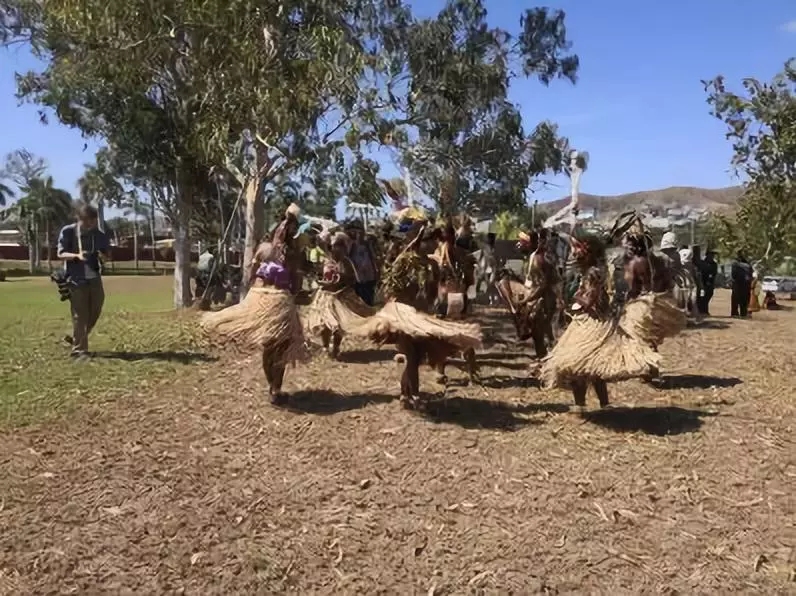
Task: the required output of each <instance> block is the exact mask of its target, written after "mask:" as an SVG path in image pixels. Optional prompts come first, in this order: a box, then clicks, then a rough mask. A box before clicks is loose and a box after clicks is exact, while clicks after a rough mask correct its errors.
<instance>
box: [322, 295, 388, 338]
mask: <svg viewBox="0 0 796 596" xmlns="http://www.w3.org/2000/svg"><path fill="white" fill-rule="evenodd" d="M375 312H376V309H375V308H373V307H371V306H368V305H367V304H365V303H364V302H362V299H361V298H360V297H359V296H357V294H356V292H355V291H354V290H353V288H344V289H343V290H340V291H339V292H330V291H328V290H324V289H318V291H317V292H315V297H314V298H313V300H312V304H311V305H310V310H309V313H308V315H307V329H309V331H310V332H311V333H313V334H317V333H320V332H321V331H323V330H324V329H328V330H329V331H331V332H332V333H336V332H342V333H347V332H348V330H349V329H351V328H353V327H356V326H358V325H361V324H362V323H364V322H365V319H367V318H368V317H370V316H373V314H375Z"/></svg>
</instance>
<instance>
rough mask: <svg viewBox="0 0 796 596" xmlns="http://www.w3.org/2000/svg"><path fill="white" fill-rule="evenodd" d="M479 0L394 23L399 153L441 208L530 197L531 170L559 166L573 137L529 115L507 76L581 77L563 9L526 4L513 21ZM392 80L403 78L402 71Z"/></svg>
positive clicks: (515, 203)
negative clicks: (502, 24)
mask: <svg viewBox="0 0 796 596" xmlns="http://www.w3.org/2000/svg"><path fill="white" fill-rule="evenodd" d="M485 4H486V3H485V2H484V1H483V0H448V1H447V2H446V3H445V5H444V7H443V8H442V10H441V11H440V12H439V14H437V15H436V16H434V17H433V18H428V19H421V20H416V21H414V22H412V24H411V26H409V27H407V28H406V30H405V31H403V32H397V33H396V35H399V36H400V40H401V43H402V44H403V47H404V49H405V56H404V58H405V60H404V61H403V63H401V64H400V68H401V69H402V70H403V74H404V77H405V78H404V79H403V85H404V87H405V88H406V91H407V92H406V93H405V94H404V95H403V96H402V98H403V99H404V101H402V102H400V103H401V106H400V112H401V115H402V118H398V119H396V121H395V124H397V125H403V127H402V130H403V132H404V134H403V135H400V136H398V135H396V136H395V139H394V141H395V143H396V144H397V145H399V146H401V147H402V162H403V165H404V166H406V167H407V168H408V169H409V171H410V172H411V174H412V179H413V181H414V182H415V183H416V184H418V185H419V186H420V187H421V188H422V189H423V191H424V192H425V193H426V194H427V195H428V196H429V197H431V198H432V199H433V200H434V201H435V202H436V203H437V207H438V208H439V210H440V211H441V212H443V213H444V212H451V211H455V210H458V209H467V210H480V211H482V212H484V213H485V214H489V215H494V214H495V213H497V212H500V211H503V210H512V209H514V208H516V207H519V206H522V205H524V204H525V202H526V199H525V194H526V190H527V189H528V188H529V186H530V183H531V181H532V179H533V178H534V177H535V176H538V175H540V174H542V173H544V172H546V171H554V172H558V171H561V170H562V169H563V167H564V165H565V161H566V158H567V155H568V143H567V141H566V139H562V138H560V137H559V135H558V130H557V127H556V125H555V124H553V123H551V122H548V121H542V122H541V123H539V124H536V125H531V128H530V131H529V130H528V128H529V125H527V124H526V123H523V118H522V115H521V113H520V109H519V107H518V106H516V105H514V104H513V103H511V101H510V100H509V96H508V91H509V86H510V84H511V82H512V81H513V80H514V79H515V78H518V77H525V78H529V77H533V78H536V79H537V80H538V81H540V82H541V83H542V84H543V85H545V86H547V85H549V84H550V83H551V82H552V81H553V80H554V79H565V80H568V81H570V82H572V83H574V82H575V81H576V76H577V72H578V66H579V61H578V57H577V56H576V55H574V54H572V53H571V52H570V49H571V43H570V41H569V39H568V37H567V30H566V26H565V14H564V12H563V11H560V10H550V9H547V8H530V9H527V10H525V11H523V13H522V14H521V15H518V21H519V23H518V25H519V27H518V28H517V30H516V31H513V32H512V31H508V30H505V29H501V28H497V27H491V26H490V25H489V23H488V22H487V10H486V6H485ZM396 80H401V79H400V77H396Z"/></svg>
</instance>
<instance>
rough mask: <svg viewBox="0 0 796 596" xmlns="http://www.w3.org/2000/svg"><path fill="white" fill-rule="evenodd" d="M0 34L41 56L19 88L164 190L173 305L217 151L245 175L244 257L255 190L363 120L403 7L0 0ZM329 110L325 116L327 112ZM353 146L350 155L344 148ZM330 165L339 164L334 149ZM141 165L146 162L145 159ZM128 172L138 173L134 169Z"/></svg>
mask: <svg viewBox="0 0 796 596" xmlns="http://www.w3.org/2000/svg"><path fill="white" fill-rule="evenodd" d="M5 4H6V5H8V6H9V7H10V9H9V10H10V12H13V14H14V15H15V17H14V18H15V22H14V24H13V26H12V27H6V29H5V32H6V35H7V37H8V36H9V34H10V36H11V37H13V36H16V37H17V38H29V39H31V40H32V42H33V47H34V50H35V51H36V53H37V55H38V56H39V57H40V58H42V59H43V60H45V61H46V64H47V67H46V68H45V70H44V72H41V73H29V74H27V75H25V76H23V77H21V78H20V81H19V90H20V94H21V95H22V96H23V97H25V98H28V99H30V100H32V101H35V102H37V103H39V104H40V105H42V106H45V107H49V108H52V109H53V110H54V111H55V113H56V115H57V117H58V119H59V120H60V121H61V122H63V123H65V124H68V125H72V126H76V127H77V128H79V129H80V130H81V131H83V132H84V133H85V134H87V135H92V136H99V137H102V138H104V139H105V140H106V142H107V143H108V144H109V145H110V146H111V147H113V148H114V150H116V151H120V152H123V153H125V154H126V158H125V160H124V162H125V163H127V164H128V166H131V167H132V166H135V168H136V169H138V170H139V171H140V169H141V168H142V167H145V166H146V165H150V164H152V165H155V168H154V173H152V174H149V173H148V175H147V178H152V180H150V181H149V182H148V185H150V186H152V187H154V188H156V189H158V190H157V192H156V193H155V194H154V196H158V195H160V198H162V199H163V200H164V202H166V201H168V202H170V209H169V210H168V212H167V215H168V216H169V217H170V219H171V223H172V227H173V229H174V232H175V251H176V261H177V262H176V267H175V305H177V306H183V305H186V304H188V303H189V302H190V285H189V280H188V275H187V274H188V271H189V265H188V260H189V250H190V221H191V217H192V214H193V210H194V206H195V205H196V204H197V203H198V202H200V201H208V200H211V199H209V198H208V197H206V196H203V194H202V189H203V184H204V182H203V179H204V178H205V174H206V172H207V170H208V169H209V168H210V167H212V166H216V165H219V164H225V163H226V162H227V158H228V157H230V156H229V146H230V143H231V142H233V141H234V139H237V138H240V137H241V136H243V138H244V139H245V141H244V143H242V144H241V147H240V150H239V151H238V152H237V153H236V155H233V156H232V159H230V160H229V166H230V170H231V171H232V172H233V173H234V174H235V175H237V176H238V177H239V182H240V183H241V185H242V186H243V187H244V188H245V196H246V206H247V233H246V258H249V257H250V256H251V253H252V251H253V248H254V245H255V242H256V240H257V239H259V235H260V233H261V228H262V202H263V196H264V193H263V189H264V187H265V186H267V185H268V184H269V182H270V181H271V180H272V179H273V177H274V176H276V175H277V174H278V173H281V172H286V171H289V170H291V169H293V168H295V167H298V166H299V165H300V164H306V163H307V162H309V161H311V160H315V159H329V158H328V157H327V156H328V154H330V153H332V152H335V151H340V150H341V149H344V148H345V145H344V144H343V143H342V142H341V141H340V140H339V139H337V136H339V135H338V133H340V132H341V131H342V130H344V127H345V126H346V123H347V122H349V121H351V120H353V119H359V120H363V121H364V120H368V119H371V120H372V115H373V110H375V109H376V104H375V101H376V99H377V95H378V93H368V92H367V91H368V89H374V88H378V83H377V81H376V80H375V77H371V84H370V85H365V84H363V83H365V82H366V79H367V76H366V75H367V72H368V71H377V70H379V69H380V68H381V67H382V62H381V60H380V59H379V55H380V54H381V49H382V45H383V44H382V41H381V39H382V38H383V37H384V32H385V31H391V30H392V29H393V28H394V27H398V26H400V25H401V24H402V23H403V22H405V21H406V19H407V16H406V15H407V14H408V11H407V9H405V8H404V7H403V6H401V4H400V3H399V2H395V1H394V0H329V1H326V2H316V1H313V0H293V1H290V2H276V1H275V0H274V1H270V2H263V1H255V0H223V1H222V0H209V1H208V0H184V1H182V2H166V3H161V4H158V5H152V3H151V2H149V1H145V0H130V1H128V2H118V3H117V2H113V3H110V4H109V3H107V2H100V1H99V0H80V1H78V2H73V1H71V0H9V1H7V2H5ZM333 117H334V118H336V120H337V121H336V122H331V121H330V119H331V118H333ZM349 158H350V159H355V158H356V156H355V155H354V156H353V157H351V156H349ZM329 163H330V167H331V166H332V165H334V167H336V168H337V169H340V168H341V166H342V161H341V159H339V158H335V159H334V160H330V161H329ZM145 169H146V168H145ZM137 177H138V179H139V180H143V179H144V178H142V177H141V176H138V175H137Z"/></svg>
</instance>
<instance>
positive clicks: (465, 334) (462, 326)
mask: <svg viewBox="0 0 796 596" xmlns="http://www.w3.org/2000/svg"><path fill="white" fill-rule="evenodd" d="M349 333H351V334H352V335H358V336H360V337H366V338H368V339H370V340H371V341H374V342H376V343H379V344H383V343H396V342H397V341H398V340H399V339H400V337H401V336H405V337H410V338H412V339H414V340H428V341H432V342H434V343H436V344H444V345H447V346H449V347H450V348H451V349H454V350H456V351H459V350H461V351H464V350H468V349H471V348H472V349H475V348H477V347H479V346H480V345H481V341H482V339H483V337H482V334H481V328H480V327H479V326H478V324H476V323H463V322H460V321H449V320H444V319H438V318H437V317H434V316H432V315H429V314H426V313H424V312H421V311H419V310H416V309H414V308H412V307H411V306H409V305H408V304H403V303H401V302H396V301H394V300H391V301H389V302H388V303H387V304H385V305H384V307H382V309H381V310H379V311H378V312H377V313H376V314H375V315H373V316H372V317H370V318H368V319H366V320H365V321H364V322H363V323H362V324H361V325H357V326H356V327H354V328H352V329H350V330H349Z"/></svg>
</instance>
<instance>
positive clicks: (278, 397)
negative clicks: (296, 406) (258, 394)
mask: <svg viewBox="0 0 796 596" xmlns="http://www.w3.org/2000/svg"><path fill="white" fill-rule="evenodd" d="M286 403H287V394H286V393H283V392H281V391H275V392H272V393H271V405H272V406H284V405H285V404H286Z"/></svg>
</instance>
